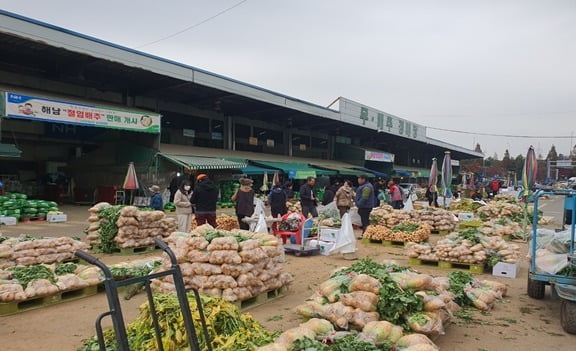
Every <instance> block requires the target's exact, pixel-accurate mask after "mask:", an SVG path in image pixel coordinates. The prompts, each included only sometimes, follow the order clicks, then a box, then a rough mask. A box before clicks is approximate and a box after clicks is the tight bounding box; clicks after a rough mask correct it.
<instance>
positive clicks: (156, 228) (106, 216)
mask: <svg viewBox="0 0 576 351" xmlns="http://www.w3.org/2000/svg"><path fill="white" fill-rule="evenodd" d="M88 212H89V213H90V217H89V218H88V223H89V226H88V228H87V229H86V233H87V236H86V240H87V242H88V244H89V245H90V246H91V247H92V248H94V249H98V250H100V251H102V252H104V253H112V252H113V251H114V250H115V249H116V248H123V249H124V248H132V247H143V246H151V245H154V239H161V238H165V237H167V236H168V235H170V234H171V233H173V232H174V231H176V226H177V223H176V219H175V218H171V217H170V218H169V217H166V215H165V213H164V212H162V211H146V210H144V211H142V210H139V209H138V208H137V207H135V206H111V205H110V204H108V203H105V202H102V203H99V204H96V205H94V206H93V207H92V208H90V209H89V210H88Z"/></svg>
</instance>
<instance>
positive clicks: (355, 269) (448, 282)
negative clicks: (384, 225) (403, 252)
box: [260, 259, 507, 351]
mask: <svg viewBox="0 0 576 351" xmlns="http://www.w3.org/2000/svg"><path fill="white" fill-rule="evenodd" d="M506 293H507V287H506V285H504V284H501V283H498V282H493V281H485V280H483V281H479V280H476V279H474V278H473V277H472V275H470V274H468V273H463V272H451V273H449V274H448V276H447V277H436V278H434V277H432V276H430V275H427V274H419V273H417V272H414V271H411V270H410V269H408V268H405V267H401V266H397V265H395V264H377V263H375V262H374V261H371V260H370V259H363V260H360V261H359V262H357V263H355V264H354V265H352V266H351V267H349V268H345V269H340V270H338V271H336V272H335V273H334V274H333V275H332V277H331V278H330V279H329V280H327V281H325V282H323V283H322V284H321V285H320V286H319V287H318V290H317V291H316V293H315V294H314V295H313V296H311V297H310V298H309V299H308V301H307V302H306V303H305V304H303V305H300V306H298V307H297V308H296V312H297V313H298V314H299V315H301V316H302V317H304V318H306V319H309V318H322V319H325V320H327V321H329V322H330V323H331V325H332V328H331V327H329V326H328V325H327V324H326V322H324V321H322V322H320V321H317V320H314V319H311V321H312V322H309V323H310V324H304V325H303V326H300V327H299V328H295V329H293V330H291V331H287V332H285V333H283V334H282V336H281V337H280V338H279V339H278V340H277V341H276V342H275V343H274V344H272V345H270V346H268V348H262V349H260V350H261V351H271V350H306V347H302V343H301V342H298V340H302V339H311V340H314V339H315V338H319V337H325V338H328V340H329V341H330V342H332V341H337V339H338V338H339V337H342V336H344V335H348V337H349V338H351V339H355V340H356V342H358V339H359V340H361V341H368V342H370V343H372V344H373V345H378V346H380V347H382V346H387V347H383V348H382V349H383V350H392V349H394V347H395V349H396V350H405V349H407V350H421V349H422V350H437V348H436V347H435V346H434V344H433V343H432V342H430V340H429V339H428V338H425V337H423V336H419V335H420V334H424V335H427V336H431V337H433V336H437V335H441V334H444V327H445V326H446V325H447V323H448V322H450V320H451V319H452V317H453V314H454V313H456V312H458V311H459V310H460V308H461V307H463V306H475V307H476V308H479V309H481V310H488V309H490V308H492V307H493V306H494V303H495V301H497V300H498V299H500V298H502V296H505V295H506ZM382 321H386V322H387V323H382ZM302 327H304V328H302ZM335 330H340V331H349V332H352V333H339V332H335ZM357 331H360V333H357ZM414 333H416V334H414ZM326 334H328V335H326ZM404 338H406V339H404ZM417 340H418V341H419V342H416V341H417ZM350 342H351V340H350ZM295 343H296V345H295ZM417 344H423V345H428V346H427V347H425V346H419V347H416V346H415V345H417ZM410 347H412V348H410ZM420 347H421V348H420ZM343 349H345V348H340V349H339V350H343ZM350 349H353V348H350ZM361 349H366V350H374V348H369V347H365V348H361ZM328 350H329V349H328Z"/></svg>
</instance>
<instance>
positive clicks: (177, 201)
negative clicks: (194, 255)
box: [174, 180, 192, 233]
mask: <svg viewBox="0 0 576 351" xmlns="http://www.w3.org/2000/svg"><path fill="white" fill-rule="evenodd" d="M191 189H192V188H191V186H190V181H189V180H183V181H182V183H180V188H178V190H177V191H176V194H174V205H175V206H176V217H177V218H178V231H179V232H184V233H189V232H190V225H191V223H192V204H191V203H190V198H191V197H192V190H191Z"/></svg>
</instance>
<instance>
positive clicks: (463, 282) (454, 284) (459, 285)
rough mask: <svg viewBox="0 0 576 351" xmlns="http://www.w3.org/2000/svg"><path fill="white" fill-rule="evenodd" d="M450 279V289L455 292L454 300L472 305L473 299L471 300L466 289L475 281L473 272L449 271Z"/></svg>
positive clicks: (463, 304) (459, 303) (462, 304)
mask: <svg viewBox="0 0 576 351" xmlns="http://www.w3.org/2000/svg"><path fill="white" fill-rule="evenodd" d="M448 280H449V282H450V287H449V288H448V290H449V291H450V292H451V293H452V294H454V302H456V303H457V304H458V305H460V306H471V305H472V301H470V299H469V298H468V296H466V292H465V291H464V290H465V289H466V287H467V286H468V285H469V284H470V283H472V282H473V281H474V277H472V274H470V273H465V272H450V273H448Z"/></svg>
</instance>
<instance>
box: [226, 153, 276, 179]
mask: <svg viewBox="0 0 576 351" xmlns="http://www.w3.org/2000/svg"><path fill="white" fill-rule="evenodd" d="M224 159H225V160H226V161H231V162H244V163H246V164H247V165H246V167H244V168H242V169H241V171H242V173H243V174H246V175H254V174H264V173H274V172H275V171H276V170H275V169H274V168H265V167H260V166H255V165H251V164H249V163H248V160H246V159H241V158H233V157H225V158H224Z"/></svg>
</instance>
